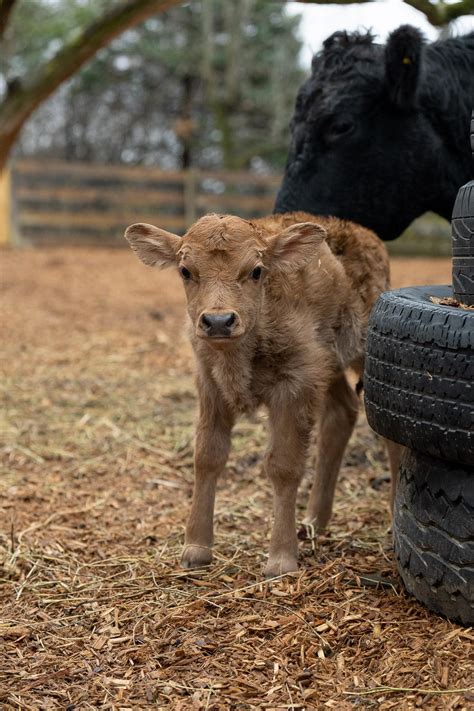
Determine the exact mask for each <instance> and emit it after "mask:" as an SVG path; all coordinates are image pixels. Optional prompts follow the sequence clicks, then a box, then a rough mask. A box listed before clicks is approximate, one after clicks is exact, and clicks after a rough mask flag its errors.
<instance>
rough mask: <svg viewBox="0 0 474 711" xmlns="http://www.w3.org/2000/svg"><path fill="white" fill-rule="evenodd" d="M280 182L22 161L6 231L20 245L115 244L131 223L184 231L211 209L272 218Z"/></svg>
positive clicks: (17, 165) (221, 174)
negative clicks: (8, 226)
mask: <svg viewBox="0 0 474 711" xmlns="http://www.w3.org/2000/svg"><path fill="white" fill-rule="evenodd" d="M5 180H6V178H5ZM280 180H281V178H280V177H279V176H262V175H255V174H251V173H246V172H241V171H239V172H237V171H236V172H232V171H216V172H201V171H200V172H198V171H191V170H190V171H164V170H159V169H157V168H143V167H129V166H113V165H94V164H89V163H70V162H64V161H47V160H36V159H35V160H33V159H22V160H18V161H16V163H15V164H14V166H13V168H12V169H11V181H10V184H11V187H10V186H9V187H8V188H5V189H4V191H3V192H4V194H6V193H7V192H8V191H9V190H10V191H11V205H12V207H11V208H10V207H8V212H9V214H11V215H12V222H13V224H11V225H10V232H11V233H12V234H15V235H17V239H19V240H20V241H25V242H29V243H33V244H55V243H56V244H57V243H91V242H94V243H103V244H108V245H110V244H117V245H119V244H121V242H122V235H123V232H124V230H125V228H126V227H127V226H128V225H129V224H130V223H132V222H137V221H140V222H152V223H155V224H158V225H159V226H160V227H163V228H164V229H167V230H170V231H173V232H178V233H180V234H182V233H184V232H185V231H186V229H187V227H189V225H190V224H191V223H192V222H194V221H195V220H196V219H197V218H198V217H200V216H201V215H204V214H206V213H208V212H222V213H226V212H231V213H235V214H238V215H240V216H241V217H247V218H253V217H259V216H263V215H266V214H269V213H270V212H271V211H272V209H273V205H274V201H275V195H276V191H277V188H278V185H279V183H280ZM0 228H1V225H0ZM0 241H1V238H0ZM5 241H6V240H5Z"/></svg>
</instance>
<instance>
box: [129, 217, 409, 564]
mask: <svg viewBox="0 0 474 711" xmlns="http://www.w3.org/2000/svg"><path fill="white" fill-rule="evenodd" d="M125 236H126V238H127V239H128V241H129V242H130V245H131V247H132V249H133V250H134V251H135V252H136V253H137V255H138V257H139V258H140V259H141V260H142V261H143V262H144V263H145V264H148V265H150V266H158V267H169V266H175V267H177V268H178V269H179V272H180V274H181V277H182V280H183V285H184V288H185V292H186V298H187V308H188V314H189V337H190V339H191V342H192V345H193V348H194V352H195V355H196V360H197V387H198V393H199V422H198V425H197V433H196V448H195V486H194V494H193V501H192V506H191V513H190V516H189V519H188V523H187V528H186V542H185V547H184V551H183V556H182V563H183V565H184V566H185V567H194V566H200V565H205V564H208V563H210V561H211V559H212V544H213V511H214V499H215V489H216V481H217V478H218V476H219V474H220V473H221V472H222V470H223V469H224V467H225V464H226V461H227V457H228V454H229V448H230V437H231V430H232V426H233V424H234V421H235V418H236V417H237V416H238V415H239V414H241V413H250V412H252V411H254V410H255V409H256V408H257V407H258V406H259V405H261V404H264V405H266V406H267V407H268V410H269V420H270V430H271V431H270V443H269V447H268V451H267V453H266V456H265V469H266V471H267V473H268V476H269V477H270V480H271V482H272V484H273V489H274V517H275V520H274V525H273V531H272V535H271V542H270V555H269V559H268V563H267V566H266V569H265V573H266V575H267V577H272V576H276V575H281V574H283V573H288V572H291V571H294V570H296V569H297V567H298V564H297V538H296V526H295V504H296V494H297V489H298V484H299V482H300V480H301V477H302V475H303V472H304V468H305V462H306V456H307V451H308V445H309V443H310V438H311V433H312V430H313V427H314V426H315V425H317V427H318V433H317V446H318V457H317V462H318V464H317V471H316V473H315V479H314V483H313V486H312V490H311V494H310V498H309V503H308V510H307V517H306V521H307V523H309V524H311V525H312V526H314V528H315V529H316V530H318V529H322V528H324V527H325V526H326V525H327V523H328V521H329V518H330V516H331V509H332V502H333V496H334V488H335V484H336V479H337V475H338V472H339V468H340V465H341V460H342V456H343V454H344V450H345V447H346V444H347V442H348V440H349V437H350V435H351V432H352V430H353V427H354V424H355V421H356V417H357V411H358V408H359V400H358V397H357V396H356V394H355V392H354V390H353V389H352V388H351V387H350V386H349V384H348V381H347V379H346V375H345V370H346V369H347V368H352V369H353V370H355V371H356V373H357V374H358V376H359V377H360V376H361V375H362V370H363V362H364V348H365V339H366V332H367V322H368V318H369V314H370V311H371V309H372V306H373V304H374V302H375V300H376V298H377V297H378V295H379V294H380V292H381V291H384V290H386V289H387V288H388V285H389V265H388V257H387V253H386V251H385V248H384V246H383V244H382V242H381V241H380V240H379V239H378V238H377V237H376V235H375V234H373V232H370V231H369V230H366V229H364V228H362V227H360V226H358V225H354V224H351V223H350V222H344V221H341V220H338V219H335V218H320V217H317V218H316V217H314V216H312V215H309V214H305V213H301V212H299V213H298V212H296V213H292V214H287V215H273V216H271V217H267V218H263V219H260V220H254V221H252V222H248V221H246V220H242V219H240V218H238V217H232V216H228V215H208V216H207V217H203V218H201V219H200V220H199V221H198V222H196V223H195V224H194V225H193V226H192V227H191V228H190V229H189V230H188V232H187V233H186V234H185V235H184V237H178V236H177V235H174V234H171V233H169V232H165V231H164V230H161V229H159V228H158V227H153V226H152V225H146V224H137V225H132V226H131V227H129V228H128V229H127V231H126V234H125ZM392 454H393V457H392V456H391V460H393V461H391V464H392V465H393V467H395V466H396V461H395V460H396V453H395V451H392ZM392 477H393V471H392Z"/></svg>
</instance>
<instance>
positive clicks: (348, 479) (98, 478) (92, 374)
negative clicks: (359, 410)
mask: <svg viewBox="0 0 474 711" xmlns="http://www.w3.org/2000/svg"><path fill="white" fill-rule="evenodd" d="M0 259H1V263H2V275H1V320H2V323H1V330H2V354H1V369H2V371H3V372H2V375H3V378H2V383H1V398H2V411H1V429H2V435H1V438H2V442H1V457H2V460H1V461H2V471H1V478H0V511H1V518H0V599H1V613H0V616H1V620H0V709H2V710H3V709H5V710H6V709H35V710H36V709H68V710H72V709H92V708H104V709H117V710H119V709H132V708H133V709H140V708H141V709H145V708H161V709H178V710H179V709H219V710H220V709H252V708H262V709H300V710H301V709H320V708H333V709H337V710H338V711H340V710H342V711H344V710H345V709H352V708H362V709H381V710H385V709H412V708H423V709H468V708H473V704H474V687H472V674H470V671H471V672H472V667H471V669H469V664H468V656H469V654H470V653H472V641H473V633H472V630H469V629H464V628H462V627H459V626H457V625H455V624H452V623H450V622H447V621H445V620H443V619H441V618H438V617H436V616H435V615H433V614H431V613H430V612H428V611H427V610H425V609H424V608H423V607H422V606H421V605H419V604H418V603H417V602H416V601H415V600H414V599H412V598H409V597H408V596H407V595H406V594H405V593H404V591H403V589H402V586H401V584H400V581H399V578H398V576H397V573H396V570H395V567H394V564H393V561H392V549H391V538H390V530H389V527H390V520H389V514H388V489H389V485H388V482H387V477H386V474H387V467H386V462H385V456H384V453H383V451H382V448H381V445H380V442H379V441H378V440H377V438H376V436H375V435H374V434H373V433H372V432H371V431H370V430H369V428H368V426H367V424H366V423H365V420H364V418H363V417H362V416H361V418H360V423H359V424H358V426H357V430H356V432H355V434H354V437H353V438H352V440H351V444H350V446H349V449H348V452H347V454H346V457H345V462H344V467H343V470H342V473H341V477H340V480H339V484H338V490H337V501H336V508H335V515H334V519H333V522H332V526H331V529H330V531H329V532H328V533H327V534H326V535H324V536H321V537H320V538H319V539H318V540H317V541H316V542H311V541H304V542H302V543H301V573H300V575H298V576H297V577H294V578H288V579H285V580H282V581H277V582H269V583H266V582H262V577H261V570H262V563H263V561H264V557H265V551H266V549H267V542H268V535H269V527H270V522H271V498H270V489H269V485H268V483H267V482H266V481H265V479H264V477H263V476H262V475H261V472H260V469H261V458H262V451H263V448H264V444H265V417H264V415H263V414H262V415H259V416H257V417H255V418H253V419H252V420H251V421H250V420H243V421H242V422H240V423H239V425H238V426H237V428H236V432H235V436H234V448H233V453H232V457H231V460H230V462H229V465H228V467H227V471H226V473H225V475H224V477H223V478H222V480H221V482H220V484H219V491H218V500H217V512H216V523H217V525H216V546H215V556H216V557H215V563H214V564H213V566H212V567H211V568H210V569H208V570H205V571H200V572H197V573H189V572H187V571H186V572H185V571H183V570H181V569H180V567H179V562H178V561H179V555H180V549H181V546H182V542H183V531H184V523H185V517H186V512H187V508H188V505H189V500H190V496H191V491H192V435H193V418H194V407H195V398H194V386H193V375H192V359H191V353H190V348H189V346H188V344H187V343H186V341H185V338H184V336H183V335H182V324H183V320H184V311H183V296H182V293H181V286H180V284H178V281H177V278H176V277H175V276H174V275H173V274H170V273H166V272H163V273H157V272H153V271H152V270H147V269H145V268H144V267H143V266H142V265H140V264H139V263H138V261H137V260H136V259H135V258H134V257H133V255H132V254H131V253H130V252H128V251H126V250H124V251H120V250H116V251H112V250H110V251H107V250H99V249H95V250H94V249H90V250H86V249H75V250H73V249H66V248H62V249H49V250H43V251H39V250H38V251H34V250H33V249H23V250H17V251H3V252H2V253H0ZM449 281H450V263H449V261H448V260H431V261H430V260H426V259H423V260H415V259H410V260H407V259H400V258H399V259H394V260H393V284H394V285H395V286H400V285H413V284H421V283H447V282H449ZM306 488H307V484H306ZM304 495H305V487H303V490H302V492H301V496H300V505H301V508H300V513H301V512H302V510H303V503H304Z"/></svg>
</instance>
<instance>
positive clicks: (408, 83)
mask: <svg viewBox="0 0 474 711" xmlns="http://www.w3.org/2000/svg"><path fill="white" fill-rule="evenodd" d="M422 51H423V35H422V34H421V32H420V31H419V30H417V29H416V28H415V27H412V26H411V25H402V26H401V27H399V28H398V29H396V30H395V31H394V32H392V33H391V35H390V36H389V38H388V40H387V44H386V46H385V81H386V83H387V89H388V95H389V97H390V101H391V102H392V104H394V105H395V106H396V107H397V108H399V109H410V108H412V107H413V106H416V99H417V93H418V84H419V79H420V70H421V54H422Z"/></svg>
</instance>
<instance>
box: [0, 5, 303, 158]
mask: <svg viewBox="0 0 474 711" xmlns="http://www.w3.org/2000/svg"><path fill="white" fill-rule="evenodd" d="M111 5H112V3H110V0H81V1H78V0H54V1H53V0H23V2H19V3H18V5H17V7H16V8H15V11H14V13H13V14H12V18H11V24H9V26H8V29H7V31H6V33H5V38H4V41H3V43H2V52H1V56H0V73H1V74H2V75H3V77H4V79H3V86H2V88H1V91H2V92H3V93H4V92H6V91H8V84H9V85H10V86H13V88H14V84H15V81H17V80H18V78H19V77H24V76H26V77H28V75H29V73H33V72H34V71H35V70H36V68H37V67H38V66H39V65H41V64H42V63H43V62H45V61H46V60H48V59H50V58H51V57H52V56H53V55H54V53H55V52H56V51H57V50H58V49H59V47H60V41H61V39H60V38H65V37H67V36H68V33H70V31H71V28H82V27H85V26H86V25H87V24H88V23H90V22H91V21H92V20H94V19H95V18H97V17H99V16H100V15H101V14H102V13H103V12H104V11H105V10H107V9H110V7H111ZM299 22H300V18H299V17H298V16H290V15H289V14H288V13H287V12H286V9H285V5H284V3H281V4H280V3H276V2H265V0H242V2H223V0H196V1H194V2H191V3H184V4H180V5H177V6H175V7H171V8H169V9H168V10H167V11H166V12H165V13H162V14H157V15H156V16H154V17H150V18H149V19H147V20H146V21H145V22H143V23H141V24H140V25H137V26H136V27H134V28H132V29H129V30H128V31H126V32H124V33H123V34H122V35H120V36H119V37H117V38H116V39H115V40H114V42H113V43H112V44H111V45H109V46H108V47H105V48H104V49H102V50H100V51H99V52H98V54H97V55H96V56H95V57H94V58H93V59H92V60H91V61H90V62H89V63H88V64H86V65H85V66H84V67H83V68H82V69H81V70H80V71H79V72H78V73H77V74H76V75H75V76H73V77H72V78H71V79H70V80H69V81H68V82H66V83H64V84H63V85H62V86H61V87H60V88H59V89H58V91H56V93H55V94H54V95H53V96H52V97H51V98H50V99H49V100H48V101H47V102H45V103H44V104H43V105H42V106H41V107H40V108H39V109H38V111H36V113H35V114H34V116H33V117H32V118H31V119H30V120H29V122H28V123H27V125H26V126H25V128H24V130H23V131H22V134H21V137H20V138H19V140H18V144H17V147H16V155H18V156H20V155H21V156H29V155H35V156H43V157H48V158H61V159H66V160H80V161H94V162H101V163H126V164H132V165H137V164H141V165H153V166H159V167H162V168H189V167H191V166H192V167H196V168H203V169H209V168H216V167H224V168H229V169H248V168H260V169H262V168H266V169H278V170H279V169H281V168H282V167H283V165H284V162H285V156H286V150H287V144H288V122H289V120H290V116H291V113H292V109H293V102H294V98H295V94H296V90H297V87H298V85H299V84H300V83H301V81H302V80H303V78H304V74H305V72H304V70H303V68H302V67H301V66H300V64H299V52H300V48H301V40H300V39H299V37H298V32H297V30H298V25H299Z"/></svg>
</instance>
